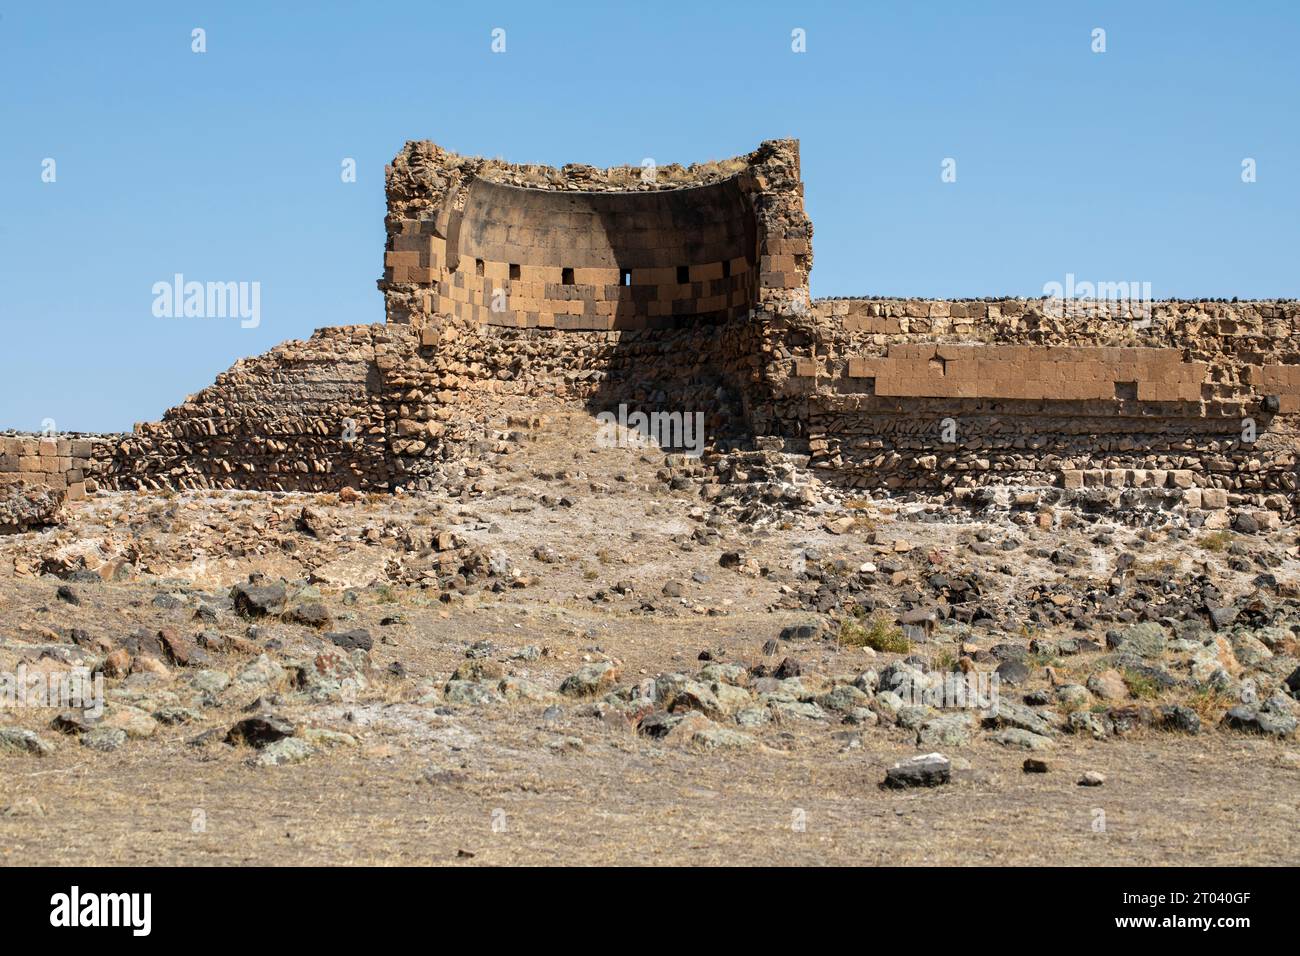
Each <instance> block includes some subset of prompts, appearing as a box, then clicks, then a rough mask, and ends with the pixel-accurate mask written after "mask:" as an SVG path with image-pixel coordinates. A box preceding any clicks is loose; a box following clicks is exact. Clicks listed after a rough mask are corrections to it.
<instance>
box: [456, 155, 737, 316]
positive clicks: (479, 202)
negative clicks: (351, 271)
mask: <svg viewBox="0 0 1300 956" xmlns="http://www.w3.org/2000/svg"><path fill="white" fill-rule="evenodd" d="M754 262H755V244H754V217H753V213H752V212H750V211H749V210H748V208H747V204H746V200H745V198H744V196H743V195H742V193H741V191H740V188H739V187H738V186H737V185H736V183H735V181H734V180H727V181H725V182H722V183H718V184H716V185H711V186H697V187H694V188H688V189H681V190H672V191H663V192H642V193H621V192H603V193H599V192H591V193H584V192H556V191H548V190H540V189H528V188H520V187H517V186H505V185H500V184H497V183H491V182H485V181H483V180H477V181H475V182H474V183H473V184H472V185H471V186H470V188H469V195H468V197H467V199H466V202H465V208H464V210H463V212H462V213H461V214H460V216H459V222H458V223H453V225H452V228H451V229H450V231H449V235H448V254H447V268H448V272H449V273H450V275H449V281H448V283H447V284H448V285H449V287H450V290H449V296H448V297H447V298H449V300H450V301H449V302H443V303H441V305H442V306H443V308H444V309H446V310H447V311H451V312H454V313H456V314H458V315H460V316H461V317H463V318H473V319H476V320H478V321H480V322H486V323H488V324H493V325H515V326H519V325H525V326H541V327H555V328H561V329H565V328H567V329H609V328H658V327H667V326H670V325H672V324H674V320H675V319H681V318H685V317H696V316H704V317H709V318H716V319H726V318H729V317H731V316H733V315H735V314H737V313H738V312H744V311H745V310H747V309H748V308H749V306H750V304H751V302H752V300H753V292H754V268H753V267H754ZM494 297H495V303H494ZM494 304H495V305H496V306H497V308H496V309H495V310H494V308H493V306H494Z"/></svg>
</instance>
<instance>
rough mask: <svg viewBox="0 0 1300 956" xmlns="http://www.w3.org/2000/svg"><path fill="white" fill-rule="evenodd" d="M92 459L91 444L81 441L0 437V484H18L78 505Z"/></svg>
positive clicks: (92, 484) (74, 439) (59, 437)
mask: <svg viewBox="0 0 1300 956" xmlns="http://www.w3.org/2000/svg"><path fill="white" fill-rule="evenodd" d="M92 458H93V444H92V442H91V441H89V440H87V439H84V438H80V437H77V438H70V437H66V436H48V437H47V436H41V435H13V436H8V437H3V436H0V484H5V483H7V482H11V481H19V480H21V481H24V482H27V483H29V484H33V485H40V486H42V487H45V488H50V489H53V490H55V491H57V492H61V493H63V495H64V496H65V497H66V498H67V500H69V501H79V500H81V499H82V498H84V497H85V496H86V490H87V489H86V472H87V470H88V468H90V467H91V464H92ZM93 488H94V483H93V481H92V482H91V489H92V490H93Z"/></svg>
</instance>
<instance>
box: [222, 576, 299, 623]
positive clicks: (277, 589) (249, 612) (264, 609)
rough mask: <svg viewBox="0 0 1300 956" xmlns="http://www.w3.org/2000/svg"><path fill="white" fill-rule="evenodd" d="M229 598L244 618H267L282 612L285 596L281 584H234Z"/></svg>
mask: <svg viewBox="0 0 1300 956" xmlns="http://www.w3.org/2000/svg"><path fill="white" fill-rule="evenodd" d="M230 597H231V600H233V601H234V602H235V610H236V611H237V612H239V613H240V614H242V615H243V616H244V617H267V616H270V615H276V614H279V613H280V612H282V611H283V610H284V602H285V600H286V598H287V595H286V593H285V590H284V585H282V584H260V585H259V584H236V585H235V586H234V587H233V588H231V589H230Z"/></svg>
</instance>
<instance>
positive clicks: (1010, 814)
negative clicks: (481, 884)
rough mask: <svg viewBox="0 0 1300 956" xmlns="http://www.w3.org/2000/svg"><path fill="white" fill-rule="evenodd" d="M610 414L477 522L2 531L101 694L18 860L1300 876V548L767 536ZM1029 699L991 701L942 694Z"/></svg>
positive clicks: (1005, 513) (961, 532) (821, 519)
mask: <svg viewBox="0 0 1300 956" xmlns="http://www.w3.org/2000/svg"><path fill="white" fill-rule="evenodd" d="M593 427H594V426H593V423H592V420H591V419H590V418H589V417H585V416H583V415H581V414H579V413H574V412H562V411H557V412H552V413H550V414H549V415H548V416H546V417H544V418H542V419H540V420H537V421H535V422H534V423H533V427H531V428H526V429H523V433H522V434H518V435H516V436H515V438H514V440H513V441H512V442H511V450H510V451H509V453H507V454H485V455H484V456H483V460H482V461H481V462H479V463H477V464H475V465H474V466H473V467H472V469H471V471H470V472H469V474H468V475H467V477H466V480H465V481H464V482H463V483H461V484H459V485H458V486H457V487H456V488H454V489H449V491H448V492H447V493H445V494H439V493H432V494H419V495H395V496H381V495H365V494H361V495H357V494H344V495H342V496H341V495H339V494H328V495H309V494H283V495H272V494H263V493H249V492H222V493H204V492H185V493H181V494H172V493H168V494H145V493H128V492H112V493H104V492H101V493H99V494H98V495H94V496H92V497H91V498H89V499H88V500H86V501H83V502H76V503H73V504H70V505H68V506H67V508H66V510H65V514H64V520H63V523H62V524H61V525H60V526H57V527H53V528H50V529H47V530H44V531H37V532H27V533H23V534H14V535H7V536H4V537H2V538H0V671H3V672H5V673H6V674H9V675H17V674H18V673H19V671H20V668H21V670H22V672H23V673H25V674H27V675H29V676H30V675H32V674H39V675H44V676H45V677H46V678H48V677H49V675H51V674H53V675H56V676H57V675H60V674H64V673H70V672H72V669H74V668H76V667H85V668H88V669H89V670H90V671H92V672H96V673H101V674H103V675H104V680H103V688H104V692H105V695H106V699H107V702H106V706H105V708H104V710H103V713H102V715H101V716H99V717H98V718H96V717H94V716H93V715H91V716H88V715H85V714H84V713H82V712H81V711H80V710H78V709H76V708H69V707H68V706H61V705H60V704H61V703H66V702H59V701H55V702H53V703H54V706H40V705H39V702H37V703H33V702H32V701H31V700H27V701H25V702H23V701H15V700H10V702H9V704H10V705H9V706H6V707H5V708H4V709H3V710H0V860H2V861H3V862H5V863H10V864H51V863H53V864H109V863H114V864H146V863H162V864H229V863H239V864H254V863H258V864H261V863H266V864H333V863H338V864H348V863H369V864H388V863H393V864H424V863H435V864H453V865H475V864H481V863H487V864H561V863H563V864H655V865H661V864H662V865H677V866H680V865H684V864H686V865H689V864H726V863H731V864H757V863H775V864H781V863H790V864H817V863H831V864H850V865H853V864H856V865H890V864H930V863H933V864H955V865H978V864H990V863H1001V864H1044V865H1057V864H1159V865H1164V864H1170V865H1182V864H1275V865H1276V864H1291V865H1294V864H1296V863H1297V862H1300V836H1298V834H1300V741H1298V740H1297V738H1296V731H1295V724H1296V720H1295V718H1296V716H1297V715H1300V705H1297V703H1296V701H1295V696H1294V695H1295V692H1296V690H1295V682H1296V681H1297V680H1300V678H1297V677H1296V676H1295V675H1296V672H1297V667H1300V660H1298V657H1300V645H1298V644H1297V638H1296V634H1295V632H1294V631H1293V630H1292V628H1293V627H1297V628H1300V612H1297V606H1298V605H1297V601H1296V595H1297V593H1300V592H1298V590H1297V585H1300V561H1298V559H1297V546H1296V535H1295V532H1294V531H1292V530H1290V529H1289V528H1286V527H1283V528H1282V529H1281V530H1274V531H1270V532H1267V533H1264V534H1254V535H1250V534H1238V533H1234V532H1206V531H1204V530H1198V529H1186V528H1180V527H1177V526H1176V525H1173V524H1170V525H1163V524H1161V522H1159V521H1156V522H1152V523H1151V526H1148V527H1136V526H1131V525H1128V524H1125V523H1122V522H1119V521H1111V520H1108V519H1107V518H1105V517H1095V516H1093V517H1089V518H1078V517H1076V516H1071V515H1067V514H1053V513H1051V512H1050V511H1046V512H1045V511H1044V510H1042V509H1036V508H1029V509H1027V510H1021V511H1016V510H1014V509H1013V510H1002V511H991V512H988V513H972V512H957V511H949V510H945V509H942V508H938V507H936V506H932V505H927V504H925V503H921V502H913V503H907V502H898V501H894V502H891V501H888V500H871V499H869V498H866V497H863V498H846V497H844V496H842V495H834V494H829V493H827V494H825V495H821V496H815V498H814V500H813V501H812V502H811V503H805V506H801V507H797V506H795V505H794V504H792V503H789V502H787V503H784V504H783V503H781V502H780V501H779V500H777V501H775V502H769V505H771V506H770V507H768V508H766V509H765V510H763V509H760V510H762V511H763V515H764V517H763V518H762V520H759V519H756V518H755V516H754V515H755V513H754V512H753V511H751V512H749V513H745V514H743V515H742V514H741V513H742V512H744V511H745V509H744V508H742V507H738V506H736V507H724V506H722V505H719V504H718V503H717V502H716V501H713V500H710V499H709V498H707V497H701V495H700V493H699V487H698V482H691V481H673V480H671V477H672V476H670V475H665V473H664V471H665V456H664V455H663V453H662V452H659V451H657V450H654V449H645V448H602V447H598V446H597V445H596V444H595V443H594V442H593V441H592V429H593ZM453 492H454V493H453ZM250 576H251V577H250ZM904 624H905V625H906V626H905V627H904V626H903V625H904ZM873 645H874V646H873ZM995 673H996V674H997V675H998V678H999V679H998V683H997V685H996V688H997V696H998V701H999V702H1000V704H999V707H998V708H997V709H996V710H994V711H990V710H989V709H986V708H978V707H972V706H965V707H952V706H935V705H934V701H933V700H926V699H923V695H922V694H921V693H920V692H921V691H922V690H924V688H925V687H929V686H932V685H933V684H934V683H935V682H936V681H937V680H942V679H943V677H944V675H957V676H958V677H962V678H963V679H969V680H973V679H975V678H976V677H978V676H979V675H984V677H991V675H993V674H995ZM1288 681H1290V682H1291V683H1290V684H1289V683H1288ZM9 686H10V688H11V689H12V687H13V686H14V684H13V682H12V681H11V682H10V685H9ZM46 703H50V702H48V701H47V702H46ZM932 752H938V753H941V754H943V755H944V756H945V757H946V758H948V761H949V765H950V775H949V777H948V779H947V782H940V783H938V785H935V786H899V787H896V788H895V787H886V786H883V784H884V782H885V780H886V775H887V773H888V771H889V770H890V768H891V767H893V766H894V765H895V764H896V763H899V762H900V761H905V760H907V759H909V758H912V757H914V756H917V755H919V754H925V753H932ZM1026 760H1031V761H1041V762H1042V766H1040V767H1038V770H1039V771H1044V770H1045V772H1028V771H1027V770H1026V769H1025V764H1026ZM1085 774H1094V775H1100V778H1096V777H1094V778H1093V779H1092V780H1091V782H1092V783H1093V784H1095V785H1091V786H1085V785H1082V783H1081V781H1083V779H1084V777H1085ZM1099 781H1100V782H1099ZM904 782H906V781H904Z"/></svg>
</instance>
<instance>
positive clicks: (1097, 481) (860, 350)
mask: <svg viewBox="0 0 1300 956" xmlns="http://www.w3.org/2000/svg"><path fill="white" fill-rule="evenodd" d="M1058 307H1059V303H1055V304H1053V303H1051V302H1047V301H1045V300H1014V299H1007V300H998V301H970V302H947V301H924V300H891V299H883V300H882V299H838V300H821V301H819V302H817V303H816V304H815V305H814V308H813V310H812V313H811V314H810V315H807V316H802V317H794V318H792V319H789V320H781V321H779V322H777V323H776V325H777V326H779V327H780V329H779V331H777V330H775V329H774V330H769V334H772V335H776V336H777V337H778V338H779V340H780V341H781V342H782V343H784V344H785V346H786V348H785V354H784V355H783V356H782V357H781V358H779V359H778V361H777V363H776V365H777V368H776V369H774V370H773V374H772V376H771V381H772V383H773V395H774V399H773V409H774V414H773V419H772V420H771V421H770V422H768V423H767V424H768V426H769V427H770V428H771V429H772V430H773V431H779V432H782V433H784V434H786V435H788V436H792V437H793V436H799V437H803V438H806V439H807V441H808V449H809V451H810V453H811V455H812V460H813V464H814V466H815V467H818V468H820V469H822V470H823V472H825V473H831V474H834V475H835V476H836V478H837V479H838V480H841V481H844V482H847V483H850V484H853V485H856V486H859V487H873V488H890V489H895V490H904V489H917V490H921V489H942V488H955V487H961V486H970V485H977V484H988V483H1030V484H1058V485H1061V486H1063V487H1067V488H1073V487H1083V486H1099V487H1141V488H1153V487H1169V488H1198V489H1199V488H1204V489H1209V490H1210V493H1209V494H1206V495H1204V496H1198V495H1196V494H1193V495H1190V496H1186V497H1190V498H1191V499H1192V500H1194V501H1195V500H1204V501H1206V502H1210V503H1213V504H1216V505H1222V504H1224V503H1226V500H1227V497H1228V496H1229V495H1245V496H1247V497H1248V500H1249V501H1250V502H1251V503H1253V504H1259V505H1267V506H1268V507H1270V508H1272V509H1274V510H1278V511H1283V510H1286V511H1289V510H1290V508H1291V501H1290V498H1291V496H1292V495H1293V493H1294V491H1295V487H1296V452H1295V449H1296V440H1297V422H1296V415H1295V413H1296V412H1297V411H1300V395H1298V394H1297V391H1296V382H1297V381H1298V379H1297V377H1296V373H1297V372H1300V348H1298V347H1297V343H1298V342H1300V339H1297V338H1296V331H1297V329H1296V324H1297V322H1298V321H1300V303H1296V302H1238V303H1229V302H1157V303H1153V304H1152V305H1151V307H1150V310H1149V312H1146V313H1144V314H1143V315H1141V316H1139V317H1134V316H1132V315H1125V314H1124V310H1123V309H1122V308H1121V307H1120V306H1118V305H1108V304H1106V303H1101V304H1100V305H1099V306H1089V307H1088V308H1087V309H1083V310H1079V309H1076V310H1075V314H1067V315H1062V314H1060V312H1061V310H1060V309H1059V308H1058ZM1080 312H1082V313H1085V314H1080ZM945 420H950V421H948V422H947V424H948V425H949V428H948V429H947V431H946V432H945V429H944V427H943V426H944V424H945ZM945 434H947V435H948V436H952V440H948V441H946V440H943V439H944V436H945ZM1243 436H1245V437H1246V438H1250V437H1254V438H1255V440H1254V441H1253V442H1252V441H1249V440H1243Z"/></svg>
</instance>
